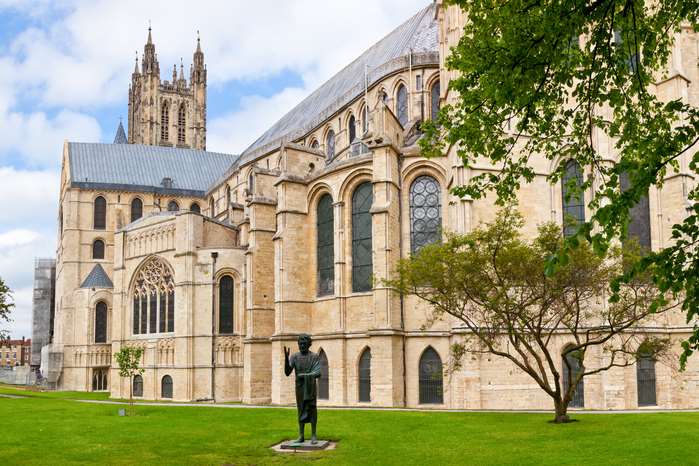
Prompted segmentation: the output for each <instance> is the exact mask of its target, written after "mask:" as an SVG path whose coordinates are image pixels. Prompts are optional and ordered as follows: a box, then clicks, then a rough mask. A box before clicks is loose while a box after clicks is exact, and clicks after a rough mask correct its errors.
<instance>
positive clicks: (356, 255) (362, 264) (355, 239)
mask: <svg viewBox="0 0 699 466" xmlns="http://www.w3.org/2000/svg"><path fill="white" fill-rule="evenodd" d="M373 201H374V194H373V188H372V186H371V182H368V181H367V182H364V183H362V184H360V185H359V186H358V187H357V189H355V191H354V193H353V194H352V291H354V292H359V291H369V290H371V275H372V273H373V267H374V264H373V257H372V250H371V239H372V232H371V212H370V209H371V204H372V203H373Z"/></svg>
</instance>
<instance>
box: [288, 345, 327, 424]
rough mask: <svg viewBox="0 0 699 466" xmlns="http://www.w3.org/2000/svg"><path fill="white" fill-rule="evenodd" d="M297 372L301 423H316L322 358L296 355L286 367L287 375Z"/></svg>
mask: <svg viewBox="0 0 699 466" xmlns="http://www.w3.org/2000/svg"><path fill="white" fill-rule="evenodd" d="M292 370H294V371H296V409H297V411H298V416H299V422H300V423H308V422H310V423H312V424H313V423H315V422H316V420H317V419H318V408H317V406H316V400H317V399H318V396H317V392H316V379H317V378H318V377H320V358H319V357H318V354H317V353H312V352H310V351H309V352H308V353H307V354H303V353H301V352H298V353H294V354H292V355H291V357H290V358H289V366H288V367H285V372H286V375H289V374H291V371H292Z"/></svg>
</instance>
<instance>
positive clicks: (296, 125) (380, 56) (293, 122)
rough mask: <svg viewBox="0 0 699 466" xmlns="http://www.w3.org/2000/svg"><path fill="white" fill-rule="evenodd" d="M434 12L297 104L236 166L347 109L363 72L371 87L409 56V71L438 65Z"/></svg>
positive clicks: (430, 9)
mask: <svg viewBox="0 0 699 466" xmlns="http://www.w3.org/2000/svg"><path fill="white" fill-rule="evenodd" d="M435 8H436V6H435V4H434V3H431V4H430V5H429V6H427V7H425V8H423V9H422V10H421V11H420V12H418V13H417V14H416V15H415V16H413V17H412V18H410V19H409V20H408V21H406V22H405V23H403V24H401V25H400V26H398V28H396V29H395V30H393V32H391V33H389V34H388V35H387V36H386V37H384V38H383V39H381V40H380V41H379V42H377V43H376V44H374V45H373V46H372V47H370V48H369V49H368V50H367V51H365V52H364V53H363V54H362V55H360V56H359V58H357V59H356V60H354V61H353V62H352V63H350V64H349V65H347V66H346V67H345V68H344V69H342V70H341V71H340V72H339V73H337V74H336V75H335V76H333V77H332V78H330V79H329V80H328V81H326V82H325V83H324V84H323V85H322V86H320V87H319V88H318V89H316V90H315V91H314V92H313V93H311V95H309V96H308V97H306V98H305V99H304V100H303V101H301V103H300V104H298V105H297V106H296V107H294V108H293V109H292V110H291V111H290V112H289V113H287V114H286V115H284V116H283V117H282V118H281V119H280V120H279V121H277V122H276V123H275V124H274V125H272V127H271V128H269V129H268V130H267V131H266V132H265V133H264V134H262V136H260V137H259V138H258V139H257V140H256V141H255V142H253V143H252V145H251V146H250V147H248V148H247V149H245V150H244V151H243V154H242V156H241V164H242V163H247V162H250V161H252V160H254V159H256V158H258V157H260V156H263V155H265V154H267V153H269V152H271V151H273V150H276V149H277V148H278V147H279V146H280V145H281V144H283V143H285V142H290V141H293V140H296V139H298V138H300V137H302V136H303V135H304V134H306V133H308V132H309V131H311V130H312V129H313V128H315V127H316V126H318V125H319V124H321V123H322V122H323V121H325V120H326V119H327V118H329V117H330V116H332V115H333V114H334V113H335V112H337V111H338V110H339V109H340V108H341V107H342V106H344V105H346V104H348V103H350V102H351V101H352V100H354V99H355V98H356V97H358V96H359V95H360V94H361V93H362V92H364V78H365V72H367V78H368V79H367V80H368V85H369V86H371V85H372V84H374V83H376V82H377V81H379V80H381V79H382V78H383V77H385V76H387V75H388V74H390V73H392V72H395V71H396V70H399V69H403V68H407V67H408V62H409V55H410V54H411V53H412V55H413V57H412V63H413V65H422V64H432V65H436V64H438V63H439V54H438V52H439V41H438V38H437V20H436V18H435ZM365 70H366V71H365Z"/></svg>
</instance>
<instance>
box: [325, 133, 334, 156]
mask: <svg viewBox="0 0 699 466" xmlns="http://www.w3.org/2000/svg"><path fill="white" fill-rule="evenodd" d="M325 155H326V156H327V157H328V160H330V159H332V158H333V157H335V131H333V130H330V131H328V134H327V136H325Z"/></svg>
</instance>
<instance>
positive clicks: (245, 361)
mask: <svg viewBox="0 0 699 466" xmlns="http://www.w3.org/2000/svg"><path fill="white" fill-rule="evenodd" d="M464 22H465V18H464V17H463V14H462V12H461V10H459V9H458V7H456V6H453V5H445V4H444V3H443V2H442V1H441V0H437V1H435V2H432V3H430V4H429V5H427V6H426V7H425V8H424V9H422V10H421V11H419V12H417V13H416V14H415V15H414V16H413V17H411V18H409V19H408V20H407V21H405V22H404V23H402V24H400V25H397V27H396V29H395V30H393V31H392V32H391V33H389V34H388V35H387V36H385V37H384V38H382V39H381V40H380V41H378V42H377V43H376V44H374V45H373V46H372V47H371V48H369V49H368V50H366V51H365V52H364V53H363V54H361V55H360V56H359V57H357V58H356V59H355V60H354V61H352V62H351V63H349V64H348V65H347V66H346V67H344V68H343V69H342V70H341V71H339V72H338V73H337V74H335V75H334V76H332V77H331V78H330V79H329V80H328V81H327V82H325V83H324V84H322V85H321V86H320V87H319V88H317V89H316V90H315V91H314V92H312V93H311V94H310V95H309V96H308V97H307V98H305V99H304V100H302V101H301V102H300V103H298V105H296V106H295V107H293V108H291V109H289V110H288V112H287V113H286V114H285V115H284V116H283V117H282V118H281V119H280V120H279V121H277V122H276V123H275V124H273V125H272V126H271V127H269V128H268V129H267V130H266V131H265V132H264V133H262V134H260V135H255V136H256V137H257V138H256V139H255V140H251V141H250V145H249V147H247V149H245V150H244V151H243V152H242V153H241V154H225V153H217V152H210V151H207V150H206V148H207V146H206V98H207V67H206V64H205V59H204V50H205V49H206V47H205V43H204V44H201V43H200V40H199V39H198V38H196V42H195V41H194V40H193V41H192V50H194V51H193V55H192V62H191V67H190V68H189V70H188V74H187V75H186V74H185V68H184V66H183V64H182V63H180V64H177V65H175V66H174V67H173V69H172V70H171V71H172V74H171V76H170V70H169V68H168V69H167V70H164V74H166V75H167V76H168V80H163V79H162V78H161V70H160V65H159V62H158V58H157V54H156V44H157V34H155V35H153V34H152V33H151V31H150V30H149V31H148V36H147V39H146V44H145V47H144V50H143V55H142V56H141V57H140V60H139V59H137V60H136V64H135V68H134V71H133V74H132V78H131V83H130V86H129V89H128V122H127V128H126V130H125V129H124V128H123V126H122V125H121V124H120V125H119V127H118V129H117V133H116V136H115V138H114V142H113V143H112V144H105V143H93V142H78V141H75V142H73V141H69V142H66V143H65V144H64V146H63V151H62V171H61V187H60V197H59V199H58V211H57V223H58V225H57V234H58V245H57V250H56V282H55V316H54V320H53V329H52V335H53V336H52V340H51V342H50V343H49V344H48V345H47V346H45V347H44V348H43V349H42V372H43V374H44V376H45V377H47V378H48V380H49V381H50V382H51V383H53V384H55V386H56V387H57V388H58V389H61V390H82V391H98V390H103V391H108V392H110V394H111V396H112V397H117V398H128V397H129V393H130V391H132V392H133V395H134V396H135V397H136V398H143V399H148V400H161V399H172V400H175V401H209V402H212V401H215V402H242V403H251V404H291V403H293V402H294V386H293V380H291V379H287V378H286V377H285V376H284V353H283V347H284V346H288V347H292V346H293V347H295V342H296V338H297V336H298V335H299V334H300V333H308V334H310V335H312V337H313V347H312V350H313V351H315V352H318V353H319V355H320V360H321V377H320V378H319V380H318V397H319V400H320V401H319V403H320V404H321V405H327V406H375V407H426V408H429V407H435V408H464V409H549V408H550V399H549V398H548V396H547V395H546V394H545V393H544V392H543V391H541V389H540V388H539V387H538V386H537V385H536V384H535V383H534V382H533V381H532V380H531V379H530V378H529V377H528V376H527V375H525V374H524V373H523V372H521V371H520V370H519V369H517V368H516V367H515V366H514V365H513V364H511V363H510V362H508V361H506V360H505V359H500V358H497V357H495V356H491V355H488V354H468V355H467V356H466V357H465V359H464V360H463V361H462V363H461V365H460V366H459V367H458V368H456V369H454V370H448V367H449V366H450V347H451V345H452V344H454V343H458V342H462V341H463V340H464V339H465V338H467V337H468V331H467V330H466V329H465V328H464V327H463V326H462V325H460V324H459V322H458V321H456V320H451V319H449V318H442V319H439V320H437V321H433V319H431V318H430V317H431V310H430V308H429V307H428V306H427V305H426V304H425V303H424V302H421V301H419V300H418V299H417V298H415V297H413V296H399V295H398V294H397V293H396V292H394V291H393V290H391V289H388V288H386V287H384V286H382V285H381V283H382V281H381V279H386V278H389V277H392V274H393V273H394V272H395V270H396V266H397V263H398V260H399V259H400V258H405V257H408V256H409V255H410V254H411V253H413V252H414V251H417V250H418V249H419V248H420V247H422V246H424V245H425V244H428V243H431V242H434V241H439V240H440V239H441V237H442V235H443V234H444V233H445V232H460V233H465V232H468V231H470V230H472V229H473V228H475V227H477V226H478V225H479V224H481V223H483V222H487V221H490V220H492V219H493V218H494V216H495V215H496V208H495V206H494V202H493V200H492V199H489V198H488V199H480V200H472V199H469V198H462V197H456V196H454V195H452V194H451V188H453V187H455V186H458V185H463V184H464V183H466V182H467V181H468V180H469V179H470V178H471V177H473V176H474V175H476V174H478V173H483V172H486V171H492V170H495V169H496V167H493V166H488V165H485V164H484V165H482V166H470V167H468V168H466V167H464V165H463V163H462V162H461V159H460V158H459V157H458V156H457V154H456V148H451V149H449V151H448V152H447V153H445V154H444V155H443V156H442V157H439V158H431V159H426V158H424V157H422V156H421V153H420V149H419V146H418V141H419V139H420V137H421V136H422V134H421V130H420V123H421V122H423V121H425V120H427V119H430V118H432V117H433V116H434V115H435V114H436V112H437V111H438V110H439V108H440V106H442V105H444V104H445V103H448V102H450V101H452V100H453V99H455V96H454V95H453V93H452V92H451V91H450V90H449V82H450V80H452V79H454V78H455V74H454V72H452V71H450V70H447V69H446V68H445V59H446V57H447V55H448V54H449V51H450V48H451V47H452V46H453V45H454V44H456V42H457V41H458V40H459V37H460V35H461V33H462V31H463V26H464ZM397 23H398V21H397ZM153 36H155V38H154V37H153ZM675 44H676V45H675V47H674V48H673V50H672V51H671V53H672V59H671V60H670V63H672V69H669V70H668V73H667V78H666V79H664V80H663V81H661V82H658V83H657V84H656V86H655V87H654V92H656V93H657V94H658V95H661V96H662V97H663V98H664V99H668V100H669V99H677V98H681V99H684V101H687V102H690V103H692V104H693V105H696V106H699V94H698V93H697V92H696V89H695V88H696V86H697V83H699V67H697V63H698V57H697V54H698V53H699V40H698V38H697V34H696V33H694V32H693V31H692V29H691V27H689V26H688V27H686V28H684V29H683V30H682V31H681V32H680V33H678V34H677V37H676V40H675ZM211 72H212V73H215V72H216V66H215V64H212V68H211ZM125 90H126V89H125ZM595 144H597V147H598V150H600V151H602V152H603V153H605V154H606V156H607V157H609V158H610V159H613V158H614V157H615V155H614V144H613V142H612V141H610V140H609V139H608V138H607V137H606V136H605V135H604V134H602V133H600V134H597V135H595ZM683 157H689V154H685V155H683ZM688 160H689V159H688V158H687V159H683V160H682V161H680V163H679V167H680V168H679V169H678V170H677V172H676V173H673V174H672V175H670V174H668V177H667V179H666V180H665V182H664V184H663V186H662V188H658V189H655V188H653V190H652V191H651V192H650V193H649V196H648V198H647V200H646V201H645V202H644V203H641V204H639V205H638V208H637V209H636V210H635V213H634V218H633V222H634V226H633V228H632V229H631V230H632V231H635V232H638V237H639V241H641V242H642V243H643V244H644V245H645V246H647V247H651V248H654V249H657V248H660V247H662V246H664V245H666V244H667V243H668V241H669V240H670V231H671V226H672V225H673V223H676V222H678V221H680V220H682V219H683V218H684V215H685V212H686V211H685V205H686V202H687V199H686V193H687V192H688V191H689V190H690V188H692V187H693V185H694V183H696V180H694V179H693V177H692V176H691V175H690V171H688V170H687V169H686V167H687V161H688ZM557 163H565V161H558V162H557ZM683 167H685V168H683ZM554 168H555V167H554V166H553V165H551V164H550V163H549V162H544V161H542V162H541V164H540V165H539V166H538V168H537V170H538V171H537V174H536V179H535V180H534V182H532V183H531V184H528V185H525V186H523V187H522V188H521V191H520V192H519V199H520V205H519V208H520V210H521V212H522V214H523V215H524V217H525V227H524V232H525V233H526V234H527V235H529V234H534V233H535V232H536V227H537V225H539V224H541V223H544V222H549V221H556V222H559V223H561V224H562V222H563V217H564V213H566V212H568V213H570V212H574V213H575V215H577V216H578V218H581V219H583V218H585V217H588V218H589V215H590V212H589V211H586V209H587V207H586V204H587V203H583V204H585V205H571V202H573V201H571V200H566V196H564V195H563V193H562V187H561V185H560V184H558V185H551V184H549V183H548V181H547V180H546V176H547V175H548V174H549V173H551V172H552V171H553V170H554ZM572 168H573V170H576V169H577V170H580V169H579V167H577V168H576V167H572ZM586 196H587V194H586ZM635 331H636V332H638V333H639V334H642V335H647V336H659V337H663V338H670V339H671V340H672V341H674V342H676V344H675V348H676V350H677V351H679V348H678V342H679V341H681V340H682V339H684V338H686V337H687V336H688V335H689V332H690V331H691V328H690V327H688V326H687V324H686V322H685V320H684V316H683V315H681V314H677V315H671V316H665V315H664V316H663V317H662V318H658V319H656V320H653V321H649V322H647V325H645V326H643V327H640V328H637V329H636V330H635ZM568 343H569V338H568V337H567V336H566V334H565V333H563V332H561V333H558V334H556V336H555V341H554V343H553V345H554V348H558V349H560V351H562V350H563V348H564V347H565V345H566V344H568ZM124 345H129V346H135V347H140V348H143V349H144V356H143V360H142V361H141V366H142V367H143V368H144V369H145V371H144V372H143V374H142V375H139V376H136V377H134V379H133V380H131V381H130V380H129V379H128V378H123V377H120V376H119V373H118V369H117V366H116V362H115V360H114V357H113V354H114V353H115V352H117V351H119V349H120V348H121V347H122V346H124ZM552 352H555V351H552ZM605 357H607V356H606V355H605V354H603V352H602V350H601V349H600V350H598V352H596V353H595V352H592V350H591V354H589V358H590V360H589V361H587V360H586V361H587V365H590V366H594V365H595V364H601V363H602V361H603V359H604V358H605ZM560 364H561V365H563V362H562V361H560ZM583 381H584V384H583V383H581V384H580V386H578V389H577V392H576V397H575V400H574V402H573V404H572V406H573V407H577V408H590V409H605V410H606V409H628V408H637V407H639V406H655V407H660V408H697V407H699V359H697V358H693V359H691V360H690V362H689V366H688V368H687V370H686V371H684V372H679V371H678V370H677V368H676V367H673V366H671V365H667V364H662V363H661V362H660V361H657V362H656V361H650V362H649V363H648V364H646V365H644V367H643V368H642V370H641V368H640V366H639V367H637V366H636V365H633V366H629V367H615V368H612V369H611V370H609V371H606V372H601V373H599V374H595V375H592V376H589V377H586V378H585V379H583Z"/></svg>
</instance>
